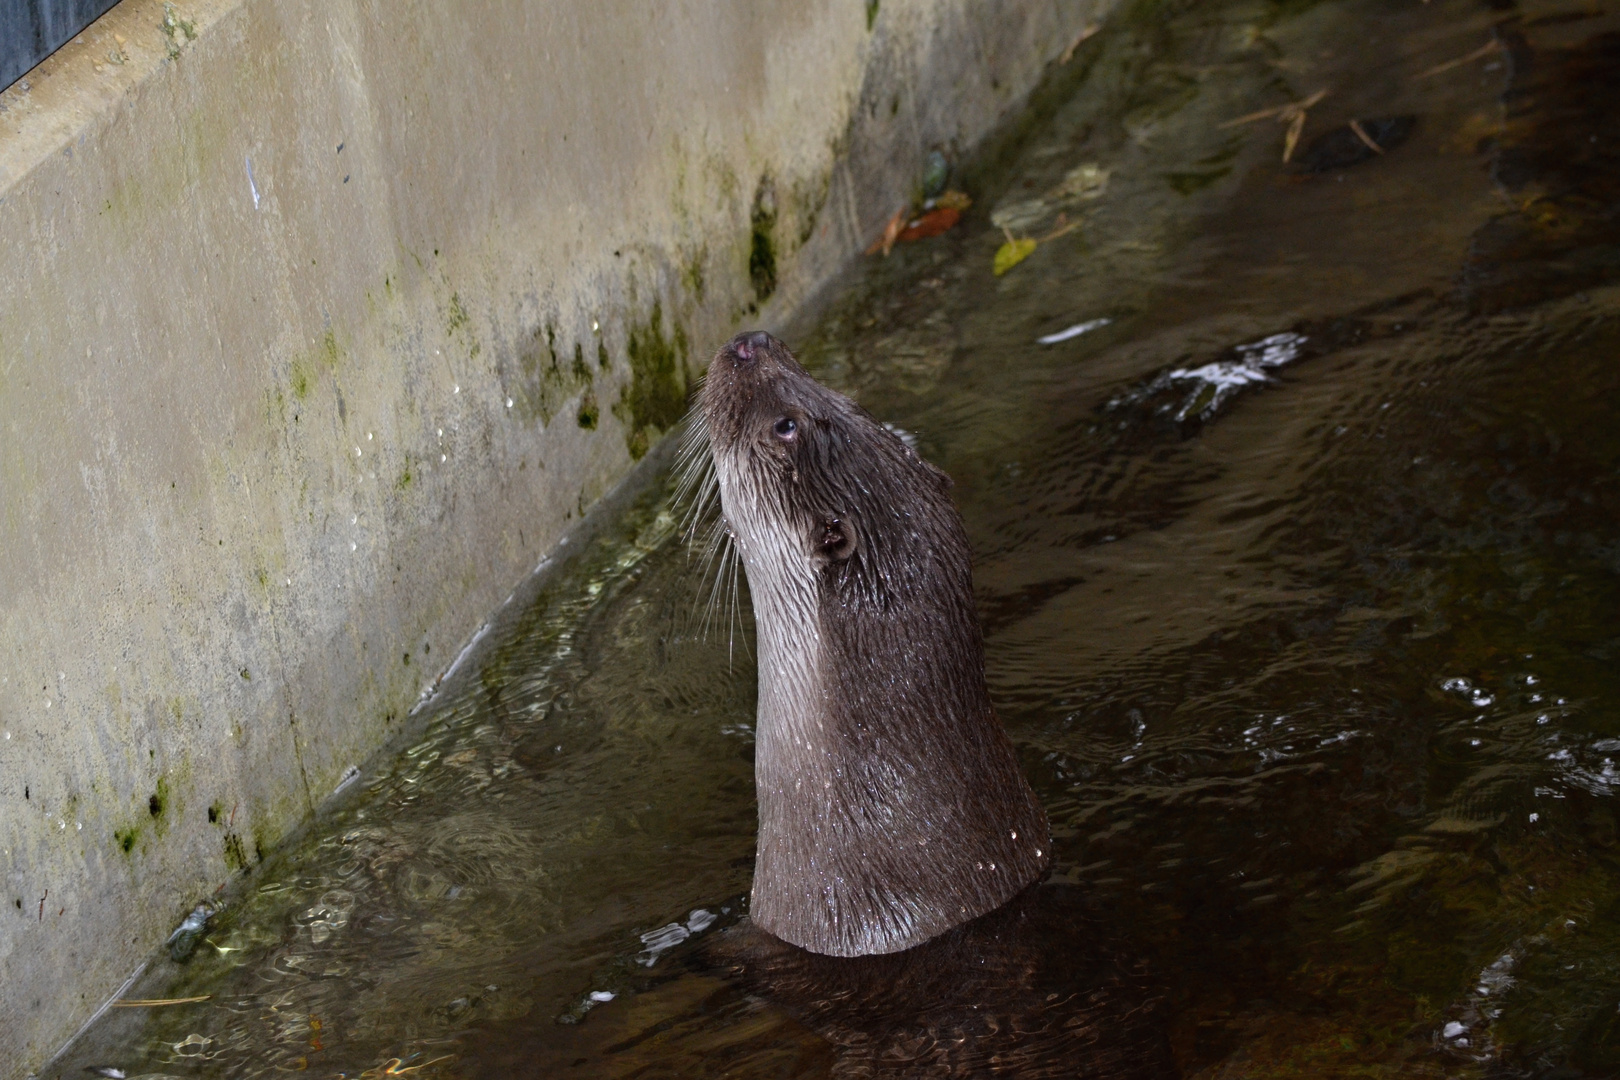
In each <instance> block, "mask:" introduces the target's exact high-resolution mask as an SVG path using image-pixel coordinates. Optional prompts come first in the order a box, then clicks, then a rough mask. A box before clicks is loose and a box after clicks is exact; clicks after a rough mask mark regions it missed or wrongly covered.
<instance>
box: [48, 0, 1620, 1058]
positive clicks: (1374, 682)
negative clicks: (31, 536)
mask: <svg viewBox="0 0 1620 1080" xmlns="http://www.w3.org/2000/svg"><path fill="white" fill-rule="evenodd" d="M1458 61H1461V62H1458ZM1071 65H1073V68H1072V70H1071V69H1068V68H1066V69H1065V70H1064V71H1063V72H1060V74H1059V76H1058V78H1057V79H1055V80H1054V85H1053V86H1052V87H1050V88H1049V89H1048V91H1047V92H1046V93H1045V95H1044V96H1043V97H1042V98H1041V99H1040V104H1039V106H1038V108H1037V110H1036V111H1035V113H1034V114H1032V116H1031V118H1030V121H1029V122H1028V123H1027V124H1026V126H1025V129H1024V134H1023V136H1022V138H1021V140H1020V141H1018V142H1017V143H1016V144H1014V143H1011V142H1009V144H1008V146H1009V147H1010V148H1009V149H1008V150H1007V151H1006V154H1005V155H1004V157H1003V158H1002V159H1001V160H998V161H996V162H992V163H989V164H985V165H981V166H980V167H979V172H978V173H977V174H975V175H970V176H969V181H970V186H971V187H972V188H973V194H974V195H975V196H976V197H977V198H978V206H977V207H976V209H975V211H974V213H973V214H972V215H970V217H969V220H968V221H967V223H966V224H965V225H963V226H962V227H960V228H958V229H957V230H954V231H953V232H951V233H949V234H947V235H946V236H944V237H940V238H935V239H930V240H925V241H920V242H918V243H915V244H909V245H902V246H901V247H899V248H897V249H896V251H895V253H894V254H893V255H892V256H891V257H889V258H888V259H886V260H876V259H874V260H871V261H869V262H868V263H866V264H864V265H863V266H862V267H860V268H858V269H857V270H856V271H854V272H852V274H851V275H850V278H849V280H848V282H847V284H846V285H844V286H843V287H842V288H841V289H840V291H839V292H838V293H837V294H836V295H835V296H833V297H832V298H831V299H830V300H829V302H828V305H827V307H826V309H825V310H823V311H822V312H820V313H819V314H818V315H817V316H816V317H815V318H814V319H813V320H809V321H807V322H806V324H805V325H803V326H801V327H799V328H797V329H796V330H795V331H792V332H790V333H789V334H788V337H789V339H790V342H791V343H792V344H794V345H795V346H796V347H797V348H798V349H799V350H800V352H801V355H802V357H803V359H804V360H805V362H806V363H807V365H808V366H809V367H810V368H811V369H812V370H813V371H815V372H816V373H817V374H818V375H819V376H820V377H822V378H823V379H825V380H826V381H828V382H829V383H831V384H833V385H836V386H838V387H839V388H841V389H844V390H846V391H847V392H849V393H852V394H853V395H855V396H856V397H857V398H858V399H859V400H860V401H862V402H863V403H864V404H866V405H867V406H868V408H870V409H871V410H872V411H873V412H874V413H876V414H877V415H878V416H879V417H880V418H882V419H884V420H886V421H889V422H891V423H893V424H895V425H897V426H899V427H901V428H903V429H905V430H907V431H909V432H912V433H914V434H915V435H916V436H917V438H918V440H919V445H920V447H921V449H922V450H923V452H924V453H925V454H926V455H927V456H929V457H930V458H931V459H932V460H934V461H935V462H936V463H938V464H939V465H941V466H942V467H943V468H945V469H946V470H947V471H948V472H950V473H951V474H952V475H953V476H954V477H955V479H956V481H957V488H956V494H957V498H958V500H959V503H960V505H961V507H962V510H963V513H964V515H965V517H966V520H967V524H968V528H969V531H970V533H971V535H972V538H973V541H974V545H975V553H976V560H977V570H976V573H977V585H978V590H979V595H980V600H981V614H982V617H983V619H984V622H985V626H986V630H987V635H988V638H987V644H988V653H989V677H990V682H991V689H992V693H993V695H994V696H995V698H996V700H997V703H998V707H999V708H1000V709H1001V712H1002V716H1003V718H1004V719H1005V721H1006V723H1007V726H1008V728H1009V730H1010V732H1011V734H1012V736H1013V738H1014V740H1015V741H1016V742H1017V744H1018V746H1019V748H1020V751H1021V753H1022V756H1023V760H1024V763H1025V766H1026V768H1027V770H1028V772H1029V774H1030V776H1031V777H1032V779H1033V780H1034V782H1035V785H1036V789H1037V791H1038V792H1039V793H1040V795H1041V797H1042V798H1043V800H1044V801H1045V803H1046V805H1047V807H1048V810H1049V811H1050V814H1051V818H1052V823H1053V827H1054V831H1055V837H1056V842H1057V846H1056V854H1057V861H1056V868H1055V870H1054V873H1053V875H1052V878H1051V880H1050V881H1049V882H1047V883H1046V884H1044V885H1042V886H1041V887H1039V888H1037V889H1036V890H1034V892H1033V893H1031V894H1028V895H1026V896H1025V897H1024V898H1023V899H1022V900H1021V901H1020V902H1019V903H1018V904H1017V905H1015V907H1014V909H1012V910H1010V911H1008V912H1004V913H1002V914H1001V915H999V916H993V917H991V918H990V919H989V920H987V921H985V922H984V923H983V924H982V925H976V926H972V927H969V928H967V929H966V930H964V931H962V932H961V933H960V934H956V935H952V936H951V937H950V938H949V939H948V940H946V941H943V942H941V943H939V945H938V946H937V947H932V946H931V947H925V950H926V951H919V953H918V954H917V955H916V956H910V955H908V956H905V957H902V958H899V959H895V960H886V961H881V962H879V961H874V962H872V963H870V964H862V963H858V962H857V963H853V964H850V963H847V962H832V961H825V960H822V961H817V960H814V959H810V958H806V957H803V956H797V955H794V954H792V953H791V952H789V951H786V950H782V949H773V948H772V947H771V945H770V943H769V942H767V941H762V940H760V939H759V938H758V937H757V936H751V935H750V934H749V933H748V932H747V927H746V923H745V922H742V923H739V920H740V919H741V917H742V915H743V914H744V909H745V901H744V897H745V896H746V893H747V890H748V884H749V874H750V861H751V857H752V853H753V838H754V808H753V778H752V756H751V755H752V735H751V730H750V729H751V724H752V720H753V672H752V654H751V652H750V651H749V642H750V639H751V632H752V630H751V624H750V623H749V621H748V618H747V614H746V605H745V604H744V609H743V610H742V611H741V612H739V613H738V614H737V616H736V618H735V619H734V620H733V621H731V622H730V623H729V624H728V623H727V620H726V617H725V616H724V615H722V616H721V617H720V618H719V624H718V625H716V626H712V627H710V629H709V632H708V633H707V635H704V634H703V633H700V631H701V629H702V626H701V624H702V622H703V612H704V600H705V599H706V593H705V592H704V589H703V588H702V586H701V585H700V584H699V583H698V582H696V581H695V573H694V569H693V563H692V562H691V561H690V559H689V556H688V553H687V551H686V549H685V547H684V545H683V543H682V541H681V539H680V537H679V536H678V535H677V530H676V527H675V524H674V521H673V518H672V517H671V515H670V513H669V512H668V510H667V508H666V506H665V494H664V492H663V490H662V489H659V490H656V491H653V492H650V493H648V494H647V495H645V496H644V497H643V498H642V499H641V501H640V502H639V503H637V504H636V505H635V506H633V507H631V508H630V509H628V510H626V511H624V512H623V513H622V514H621V515H620V516H619V517H618V518H617V519H616V520H615V521H614V522H613V523H612V524H611V526H610V527H609V528H607V529H606V530H605V531H604V532H603V533H602V534H601V535H600V536H598V537H597V538H596V539H594V540H593V541H592V542H591V544H590V546H589V550H588V551H586V552H585V554H584V555H582V556H581V557H580V559H579V560H578V561H577V562H576V563H575V564H574V566H573V568H572V569H571V570H570V571H569V572H567V573H566V574H563V575H561V576H558V577H556V578H554V579H552V580H550V581H549V582H548V583H547V584H546V585H545V587H544V588H543V589H541V590H540V592H539V594H538V595H537V596H536V597H534V598H533V601H532V603H529V604H528V605H527V606H524V607H522V608H521V609H520V610H517V611H515V612H510V611H509V612H508V614H507V616H506V618H505V621H504V623H503V624H502V625H501V626H500V627H499V628H498V629H497V630H496V631H495V633H494V634H493V635H492V637H491V639H490V643H489V645H488V647H487V648H485V649H484V651H483V652H482V653H481V654H480V657H479V661H478V664H477V666H476V668H475V670H473V671H472V672H471V673H470V674H469V675H468V676H467V677H464V678H461V679H459V680H456V681H453V682H452V683H450V684H448V685H447V688H446V690H445V691H444V692H443V693H442V694H441V696H440V698H439V699H438V700H436V701H435V702H434V703H433V706H432V708H433V710H434V712H433V718H432V720H431V722H430V724H429V726H428V728H427V730H426V732H425V734H424V735H423V736H422V737H421V739H420V740H419V741H418V742H416V743H415V744H414V745H412V746H411V747H410V748H409V749H407V750H406V751H405V752H404V753H403V754H401V755H399V756H398V757H397V758H393V759H391V760H387V761H384V762H380V763H377V766H376V768H374V770H373V771H372V772H371V773H370V774H369V776H368V779H367V781H366V782H365V786H364V790H363V791H360V792H358V793H357V794H355V795H354V796H353V797H352V798H351V799H350V800H349V802H348V804H347V805H345V806H344V807H342V808H340V809H339V810H338V811H337V812H335V813H334V814H333V816H332V817H331V818H330V819H329V820H325V821H323V822H321V823H319V824H318V825H317V826H316V827H315V828H314V829H312V830H311V831H310V833H309V834H308V835H307V836H306V837H305V838H304V839H302V840H301V841H298V842H297V843H295V844H293V845H291V846H290V848H289V850H288V851H286V852H284V853H282V854H281V855H279V856H278V857H277V858H276V859H274V860H272V862H271V863H269V864H267V865H266V867H265V868H264V869H263V870H261V871H260V872H259V874H258V876H256V877H255V878H254V879H252V880H251V881H250V882H249V883H248V886H247V889H246V894H245V895H244V896H243V897H242V898H241V899H240V901H239V902H237V903H235V904H234V905H233V906H232V907H230V908H229V909H228V910H227V911H226V912H225V913H224V914H222V915H221V916H219V917H218V918H217V919H216V920H215V922H214V924H213V925H212V927H211V929H210V931H209V934H208V936H207V938H206V940H205V941H204V942H203V943H202V944H201V945H200V946H199V948H198V950H197V952H196V954H195V955H194V956H193V957H192V959H191V960H190V961H189V963H187V964H185V965H184V966H181V965H176V964H172V963H170V962H168V961H163V962H161V963H155V964H154V967H153V969H152V971H151V972H150V973H149V974H148V975H147V976H146V978H145V979H144V981H143V983H142V984H141V985H140V986H138V987H137V988H136V989H135V990H132V991H131V994H132V996H140V997H163V998H180V997H193V996H202V995H209V997H208V998H207V1000H205V1001H199V1002H195V1003H191V1004H183V1005H170V1006H162V1007H152V1008H137V1009H120V1010H114V1011H113V1012H112V1013H110V1014H109V1016H108V1018H107V1019H106V1020H104V1021H103V1022H102V1023H101V1024H100V1025H98V1027H97V1028H96V1030H95V1031H93V1032H92V1033H91V1034H90V1035H89V1036H87V1037H86V1038H85V1039H84V1040H82V1041H81V1042H80V1044H79V1045H78V1046H77V1047H76V1048H75V1050H74V1051H73V1053H72V1054H71V1055H70V1056H69V1057H68V1058H67V1059H65V1060H64V1061H63V1062H60V1063H58V1065H57V1066H56V1067H53V1070H52V1072H53V1074H55V1073H59V1074H60V1075H63V1076H71V1075H83V1073H82V1070H83V1069H85V1068H90V1067H97V1066H104V1067H114V1068H117V1069H120V1070H122V1071H123V1072H124V1073H126V1074H127V1075H128V1076H131V1077H133V1076H136V1075H139V1074H143V1073H144V1074H167V1075H174V1076H195V1075H206V1076H222V1075H230V1076H258V1075H269V1074H271V1073H276V1072H282V1071H297V1070H306V1069H307V1070H310V1071H314V1072H318V1073H320V1074H322V1075H342V1076H350V1077H354V1076H369V1077H379V1076H400V1075H419V1076H464V1077H473V1076H506V1075H554V1074H559V1073H562V1072H564V1071H567V1072H569V1073H571V1074H576V1075H581V1076H632V1075H633V1076H638V1077H648V1076H688V1075H727V1076H739V1077H743V1076H748V1077H752V1076H772V1077H775V1076H829V1075H832V1076H868V1075H870V1076H877V1075H884V1076H902V1075H924V1074H926V1075H945V1074H949V1073H951V1072H953V1071H954V1072H955V1073H957V1074H960V1075H982V1074H1000V1075H1008V1076H1037V1075H1142V1076H1163V1075H1174V1074H1175V1073H1177V1072H1179V1073H1180V1074H1181V1075H1185V1076H1198V1077H1210V1078H1213V1077H1262V1076H1264V1077H1274V1076H1396V1075H1399V1076H1481V1077H1487V1076H1489V1077H1497V1076H1536V1077H1548V1078H1552V1077H1576V1076H1609V1075H1615V1074H1617V1073H1620V829H1617V823H1616V817H1615V803H1614V797H1615V794H1616V791H1617V790H1620V619H1617V614H1620V529H1617V518H1620V424H1617V423H1616V419H1615V412H1616V408H1617V406H1620V286H1617V285H1613V284H1610V283H1611V282H1620V18H1616V17H1612V16H1605V15H1603V14H1602V12H1601V11H1599V10H1598V9H1597V8H1595V7H1592V6H1590V4H1587V3H1585V2H1584V0H1574V2H1569V3H1559V4H1555V3H1545V4H1541V3H1537V4H1531V3H1522V4H1519V5H1518V6H1514V5H1513V4H1512V3H1511V2H1496V3H1492V4H1491V5H1489V6H1484V5H1480V4H1477V3H1463V2H1447V0H1434V2H1432V3H1428V4H1421V5H1420V4H1416V3H1406V2H1404V0H1403V2H1399V3H1397V2H1393V0H1372V2H1361V0H1351V2H1339V3H1320V4H1316V5H1308V4H1300V3H1283V4H1255V3H1225V4H1221V3H1215V2H1206V3H1202V4H1197V5H1192V6H1184V7H1172V6H1168V5H1161V6H1158V7H1152V8H1139V9H1137V11H1136V13H1135V14H1134V15H1131V16H1120V17H1118V18H1117V19H1116V20H1115V22H1114V23H1113V24H1112V25H1111V26H1110V27H1109V28H1108V29H1107V30H1106V31H1105V32H1104V33H1102V34H1099V35H1098V36H1097V37H1096V38H1094V39H1093V40H1091V41H1089V42H1087V43H1086V44H1084V45H1083V46H1081V48H1080V49H1079V50H1078V52H1077V54H1076V56H1075V59H1073V60H1072V61H1071ZM1082 72H1083V73H1084V78H1081V77H1080V73H1082ZM1321 89H1326V90H1327V91H1328V94H1327V95H1326V96H1325V97H1323V98H1322V99H1321V100H1320V101H1319V102H1317V103H1316V104H1314V105H1313V106H1312V107H1311V108H1310V110H1309V113H1308V117H1307V122H1306V125H1305V127H1304V130H1303V133H1302V135H1301V138H1300V140H1299V144H1298V147H1297V149H1296V151H1295V160H1294V161H1293V162H1292V163H1290V164H1289V165H1287V166H1285V165H1283V164H1282V162H1281V157H1282V153H1283V147H1284V142H1285V138H1286V133H1287V129H1288V123H1287V120H1288V117H1286V116H1285V117H1284V118H1283V120H1282V121H1281V122H1279V120H1278V119H1277V118H1276V117H1274V116H1273V117H1261V118H1258V119H1253V120H1250V121H1248V122H1245V123H1240V124H1229V123H1228V122H1229V121H1232V120H1235V119H1237V118H1240V117H1243V116H1245V115H1248V114H1252V113H1254V112H1256V111H1258V110H1262V109H1267V108H1274V107H1278V106H1282V105H1286V104H1287V103H1288V102H1290V101H1299V100H1305V99H1308V98H1309V97H1310V96H1311V95H1313V94H1314V93H1315V92H1316V91H1317V90H1321ZM1353 119H1354V120H1357V121H1358V124H1357V126H1358V127H1360V128H1361V130H1362V132H1364V133H1366V134H1368V135H1369V136H1376V137H1375V138H1372V139H1371V140H1370V141H1371V142H1378V143H1379V146H1378V151H1374V150H1373V149H1372V148H1371V147H1370V146H1368V142H1369V140H1368V139H1363V138H1361V135H1360V134H1358V133H1357V132H1356V131H1355V129H1354V128H1351V127H1350V126H1348V122H1349V121H1350V120H1353ZM1402 133H1404V138H1402V137H1401V136H1402ZM1380 139H1382V140H1383V142H1379V140H1380ZM1385 143H1387V144H1388V145H1385ZM1060 214H1062V215H1064V216H1063V217H1061V218H1060V217H1059V215H1060ZM992 218H993V219H994V220H995V221H996V222H999V224H1000V225H1005V226H1007V227H1008V229H1009V230H1011V231H1012V232H1013V233H1014V234H1015V235H1027V236H1031V237H1035V238H1037V239H1039V238H1042V237H1050V238H1049V239H1045V240H1044V241H1043V242H1041V243H1040V244H1039V245H1038V247H1037V248H1036V250H1035V252H1034V253H1033V254H1032V255H1030V256H1029V257H1028V258H1027V259H1025V260H1024V261H1023V262H1021V263H1019V264H1018V265H1017V266H1015V267H1013V268H1012V269H1011V270H1010V271H1009V272H1007V273H1006V274H1005V275H1004V276H1001V277H997V276H994V275H993V274H992V272H991V265H992V258H993V256H994V254H995V252H996V249H997V247H998V245H999V244H1001V243H1002V242H1003V241H1004V240H1005V236H1004V234H1003V233H1002V231H1001V229H1000V228H999V227H998V225H997V224H993V223H992ZM1076 221H1078V222H1079V226H1078V228H1073V229H1072V230H1071V231H1068V232H1066V233H1064V234H1063V235H1060V236H1052V235H1051V234H1053V233H1057V232H1060V231H1061V230H1062V228H1063V227H1064V226H1066V225H1072V224H1073V223H1074V222H1076ZM1103 320H1106V322H1104V321H1103ZM1088 323H1089V324H1091V325H1090V326H1089V328H1087V329H1086V330H1084V331H1081V332H1076V333H1073V334H1071V335H1069V336H1068V337H1066V338H1065V339H1064V340H1061V341H1058V342H1056V343H1054V344H1040V343H1039V339H1040V338H1042V337H1052V336H1061V332H1062V331H1064V330H1065V329H1066V328H1070V327H1076V326H1079V325H1081V324H1088ZM514 606H516V605H514ZM841 964H842V965H843V966H840V965H841Z"/></svg>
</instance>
